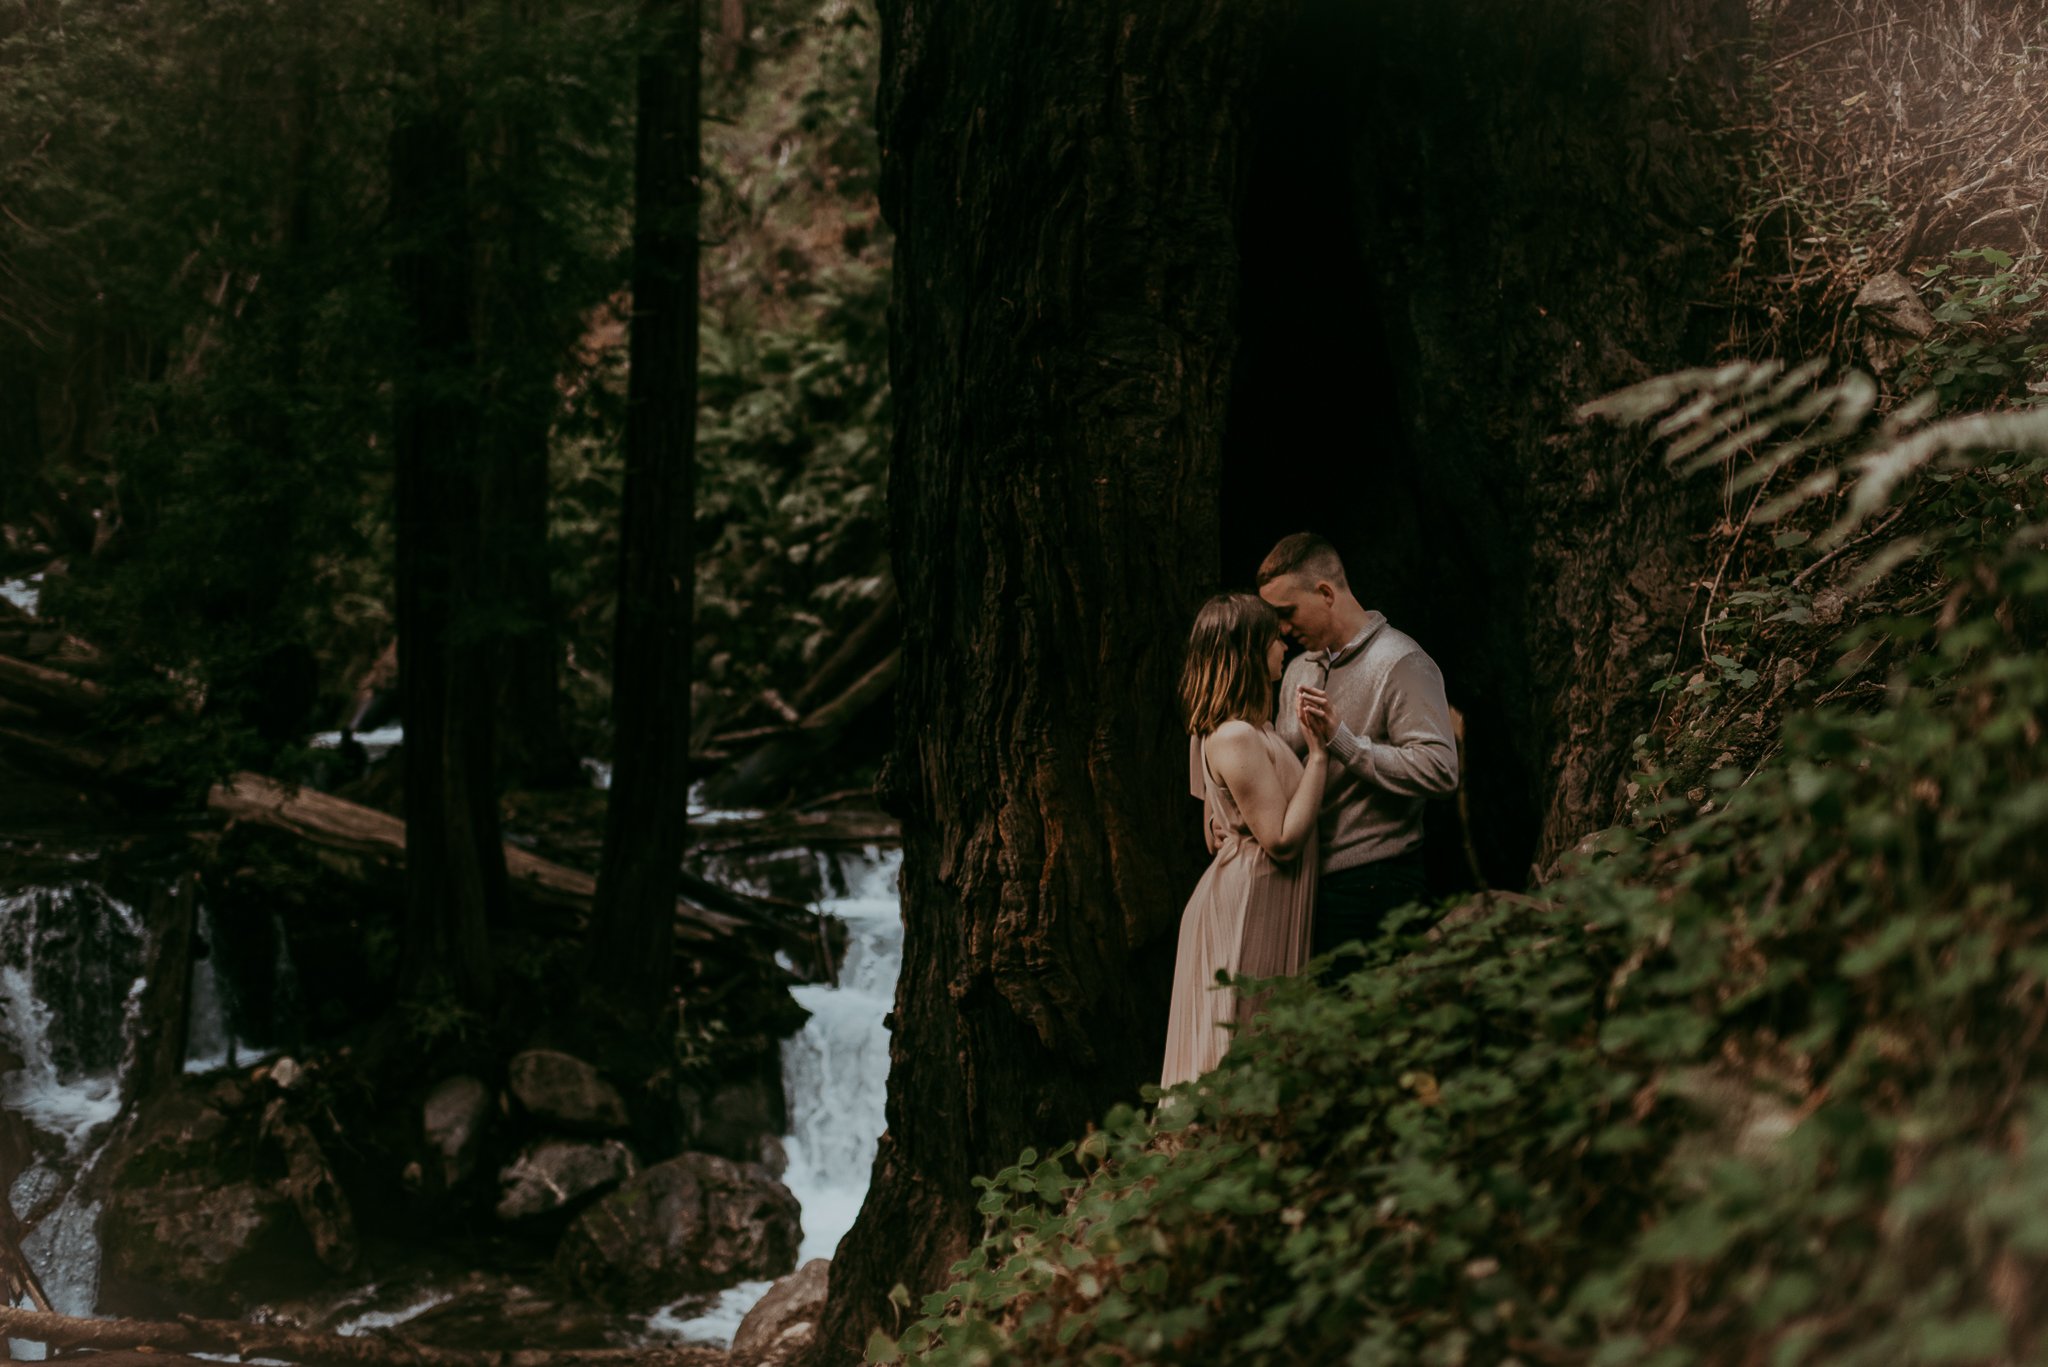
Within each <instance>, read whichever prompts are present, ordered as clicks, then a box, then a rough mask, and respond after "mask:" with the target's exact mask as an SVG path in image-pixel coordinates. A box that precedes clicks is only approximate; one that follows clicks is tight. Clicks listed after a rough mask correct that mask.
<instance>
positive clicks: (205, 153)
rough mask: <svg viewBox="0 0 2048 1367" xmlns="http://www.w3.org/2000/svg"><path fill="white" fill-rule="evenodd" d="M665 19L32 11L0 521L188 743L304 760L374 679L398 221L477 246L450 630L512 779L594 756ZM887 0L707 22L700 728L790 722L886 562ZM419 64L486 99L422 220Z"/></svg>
mask: <svg viewBox="0 0 2048 1367" xmlns="http://www.w3.org/2000/svg"><path fill="white" fill-rule="evenodd" d="M60 8H61V13H60ZM661 14H662V11H661V9H660V8H659V7H655V8H652V9H649V10H648V11H646V12H645V14H642V13H640V12H637V11H635V10H634V9H633V8H632V7H630V6H615V5H581V6H579V5H573V4H559V5H558V4H531V5H522V4H511V3H508V4H504V5H495V4H493V5H484V6H470V7H466V8H464V9H457V10H439V11H437V10H434V9H432V8H422V7H419V6H410V5H397V4H394V5H382V6H375V7H371V8H368V9H362V8H356V9H351V10H350V11H348V12H346V13H343V12H337V11H335V10H333V9H332V8H331V7H320V6H300V7H297V8H293V7H289V6H282V7H281V6H276V5H268V4H263V5H249V6H235V5H230V6H226V7H209V8H207V9H205V10H203V11H201V10H189V11H188V10H185V9H182V8H179V9H172V10H159V9H155V8H152V7H144V8H137V7H133V6H104V7H97V6H94V7H86V8H84V9H79V8H77V7H47V8H46V7H40V6H36V5H32V4H31V5H19V6H12V7H10V11H9V15H8V17H7V19H6V20H5V23H6V24H7V28H8V36H7V37H6V40H5V47H4V49H0V54H4V55H0V60H4V61H5V63H6V66H7V69H8V81H9V87H10V88H9V91H8V95H7V102H8V103H7V118H6V119H5V121H4V129H5V136H6V137H8V138H9V139H10V140H11V145H10V146H9V147H8V148H7V152H6V156H5V168H6V170H5V176H6V181H5V189H4V193H5V199H6V203H7V206H8V218H9V221H8V225H7V231H6V234H5V239H4V247H0V253H4V254H0V261H4V263H5V280H6V282H7V283H6V285H5V287H4V291H0V318H4V319H5V322H6V328H5V332H6V339H5V343H4V347H0V355H4V363H0V376H4V384H5V386H6V387H5V391H4V392H5V395H6V398H7V402H6V404H5V407H6V411H7V413H8V422H9V424H10V426H9V428H8V430H7V432H6V435H5V439H6V442H7V458H6V460H5V461H4V463H0V499H4V504H0V523H4V525H5V526H6V528H7V536H8V539H9V540H8V545H7V546H6V548H5V555H6V557H7V562H8V566H9V567H11V568H14V569H18V570H21V571H24V572H26V571H28V570H32V569H33V570H38V571H43V570H45V569H46V566H48V572H47V573H46V578H45V581H44V587H43V591H44V593H45V594H46V595H47V598H48V602H49V605H50V610H51V612H52V614H53V615H56V616H58V617H60V618H61V619H63V620H65V621H67V622H70V623H72V624H74V626H75V627H76V628H77V630H78V631H79V633H80V634H81V635H83V636H86V637H88V638H90V639H92V640H93V641H95V642H97V643H99V644H100V645H101V646H102V648H103V649H105V650H106V651H107V652H108V654H109V656H110V657H111V658H112V659H113V660H115V661H117V662H118V667H119V668H121V669H122V670H123V671H124V674H123V677H122V679H121V680H120V684H121V686H122V687H124V688H125V689H127V690H131V691H134V692H137V693H150V692H157V693H162V692H174V693H177V694H179V695H182V696H183V697H186V698H189V699H193V700H196V701H200V702H201V703H202V704H203V706H202V711H203V717H204V725H203V726H201V727H199V728H196V729H195V728H190V727H185V728H178V729H176V730H175V732H165V733H163V735H162V741H163V743H164V745H165V746H167V747H170V748H174V749H175V750H176V751H177V754H176V755H175V756H172V757H171V758H173V759H174V760H175V762H176V763H178V764H180V765H187V766H193V767H194V768H197V769H199V770H211V771H213V772H225V771H227V770H229V769H232V768H236V767H244V768H253V769H258V770H265V771H272V770H276V769H277V768H279V767H280V766H281V765H282V766H283V767H285V768H287V769H289V768H291V767H292V761H291V759H290V756H291V755H292V754H293V752H294V751H295V748H296V747H298V746H299V745H300V744H301V742H302V741H303V740H304V738H305V737H306V736H308V735H309V734H311V733H313V732H316V731H323V730H333V729H335V728H337V727H339V726H341V725H343V724H344V723H348V722H351V721H355V722H359V723H360V722H361V721H363V720H364V718H363V716H362V715H360V713H361V707H362V704H363V702H364V699H362V698H359V697H358V694H359V693H363V692H366V691H369V690H372V689H374V688H376V687H378V686H379V685H381V686H382V687H384V688H385V689H387V690H388V689H389V687H390V684H391V678H390V675H391V670H390V668H389V663H388V662H386V665H385V667H384V668H383V669H382V670H381V671H380V670H379V668H378V662H379V660H380V657H382V656H383V655H384V654H385V652H386V651H387V650H388V648H389V647H391V645H392V643H393V641H394V634H395V611H396V608H395V601H396V600H395V596H394V588H393V583H392V574H393V565H394V563H395V561H394V546H393V526H392V522H391V518H390V513H389V509H390V507H391V500H392V497H393V491H392V486H391V481H392V473H393V467H392V461H391V459H390V451H391V444H392V440H393V433H392V428H391V424H392V422H393V405H392V402H391V400H392V395H393V388H394V386H395V385H397V384H398V383H399V382H400V380H401V379H403V378H404V377H407V376H408V375H409V374H411V373H412V372H413V371H414V370H416V369H417V367H418V366H419V364H420V361H419V359H418V358H417V357H415V356H414V355H411V354H409V353H408V351H407V349H406V346H405V344H404V342H403V339H404V337H405V336H406V335H407V333H406V330H405V329H404V328H403V327H401V326H400V325H399V320H398V316H397V315H398V312H399V310H400V308H401V301H400V300H399V298H398V296H397V285H396V283H395V282H394V278H393V274H392V269H391V265H390V262H391V259H392V256H393V253H394V252H397V251H400V250H401V249H402V248H403V247H404V246H405V245H406V243H405V241H404V240H403V237H402V235H403V234H404V233H406V232H413V233H424V234H428V235H432V234H436V233H442V232H452V233H455V234H457V235H458V236H459V238H460V239H462V240H466V241H467V242H468V243H469V249H470V251H471V253H472V256H473V261H474V267H475V336H474V339H473V344H472V354H469V355H466V356H464V357H462V358H461V359H460V360H459V362H458V363H457V364H456V365H455V367H454V371H455V372H456V373H450V374H445V375H437V376H435V377H434V382H435V383H436V384H439V385H449V386H456V387H458V388H460V389H461V390H462V391H463V394H462V397H463V398H464V400H465V402H466V404H467V405H468V408H469V411H470V412H471V413H472V415H473V420H474V423H475V424H476V428H477V441H478V443H479V445H480V447H481V449H482V451H483V455H482V457H480V459H482V460H484V461H485V462H486V463H488V464H489V465H490V467H491V470H492V487H491V488H490V490H489V491H488V498H489V499H490V504H489V509H488V512H487V514H486V517H487V521H488V527H487V530H488V533H489V538H490V544H489V545H488V546H485V547H483V548H482V549H483V552H484V553H485V554H486V555H488V556H489V557H490V558H491V562H492V564H493V565H495V566H496V567H498V568H497V572H496V573H494V574H493V575H491V576H490V577H489V579H488V585H489V587H490V588H491V589H492V590H493V591H492V592H491V593H490V594H488V596H486V597H483V598H482V600H481V601H479V602H476V603H474V604H472V605H471V606H470V608H469V609H468V610H467V613H468V615H467V619H466V622H465V626H464V629H465V630H466V631H470V632H474V633H478V634H481V635H484V636H487V637H489V638H490V639H491V640H492V641H493V642H495V643H496V646H497V648H499V649H501V650H502V652H503V658H504V659H505V661H506V667H505V668H504V669H503V671H502V672H501V674H500V676H499V682H500V689H501V693H502V696H501V697H500V698H499V699H498V700H497V706H498V707H499V708H500V709H501V711H502V714H503V721H504V724H503V738H504V742H505V744H504V776H505V778H506V780H507V781H508V782H514V783H518V784H520V785H522V786H524V785H529V784H541V785H543V786H547V785H557V786H558V785H561V784H563V783H575V782H580V781H581V779H582V776H581V774H580V772H579V771H578V766H577V760H578V759H580V758H584V757H595V758H601V759H602V758H609V753H610V742H609V731H608V728H607V726H606V724H605V722H606V719H607V716H608V703H609V695H610V686H611V684H610V681H611V651H612V649H613V625H614V620H613V618H614V610H615V609H614V604H615V601H616V600H615V595H614V593H613V588H614V585H615V582H616V574H617V564H618V550H619V547H618V536H619V499H620V484H621V469H622V453H621V446H620V442H621V439H622V433H623V430H624V424H623V406H624V402H625V385H624V362H625V341H626V335H625V311H626V310H627V308H628V307H629V304H628V300H627V297H626V294H625V289H626V282H627V275H628V272H629V271H630V267H631V261H630V252H629V226H630V217H631V211H632V131H633V117H632V116H633V77H634V61H633V54H634V53H635V51H636V50H638V48H639V47H640V46H642V45H643V44H644V41H645V30H646V27H647V26H648V25H649V24H651V23H658V22H661V21H662V20H661ZM721 23H722V24H723V25H724V27H722V28H721V27H718V25H719V24H721ZM873 25H874V19H873V15H872V13H871V12H869V11H866V10H863V9H862V8H861V7H860V6H859V5H857V4H843V5H842V4H834V5H827V6H823V7H820V6H816V5H801V4H791V5H783V6H780V7H776V6H772V5H760V4H755V5H751V6H747V7H745V8H744V9H741V8H734V9H733V10H732V12H731V13H730V14H727V15H725V16H724V17H723V18H722V19H716V18H715V19H714V24H713V31H712V37H711V39H710V41H709V47H708V50H707V56H706V64H705V72H706V85H705V89H704V93H703V102H704V116H705V123H704V128H705V134H704V150H703V160H704V168H705V174H704V208H703V238H704V241H705V247H704V255H703V291H702V309H703V313H702V319H701V346H702V365H701V369H700V372H699V386H700V394H701V407H700V410H699V415H698V443H697V480H698V497H697V514H696V517H697V523H698V530H697V546H698V552H697V560H698V563H699V566H700V573H699V576H698V579H697V592H696V598H697V604H696V610H697V617H698V621H699V623H700V625H701V628H702V629H701V630H700V631H699V632H698V634H697V644H696V649H695V653H694V658H693V661H692V664H693V676H694V678H695V679H696V681H697V690H698V692H699V694H700V695H701V697H700V700H699V706H698V708H697V709H696V720H697V730H698V732H699V737H698V748H699V749H700V750H702V749H705V748H708V747H710V737H711V735H712V734H714V733H715V732H717V731H720V730H730V729H734V728H735V727H744V726H745V725H746V724H747V723H749V722H750V721H751V722H753V723H755V724H759V723H761V722H763V721H764V720H765V721H769V722H772V721H776V720H779V718H778V717H777V716H776V715H775V714H774V712H773V711H772V710H771V709H770V708H768V707H767V706H765V705H764V704H762V703H761V701H760V697H761V695H762V694H763V693H764V692H766V691H768V690H774V691H775V692H776V694H777V695H778V697H784V696H786V697H788V698H793V699H806V700H812V701H816V700H820V699H818V697H817V693H818V690H816V689H812V690H811V691H810V692H807V691H806V685H807V684H810V683H813V682H814V681H817V678H818V674H817V670H816V668H815V667H816V666H817V665H819V664H821V663H825V662H826V661H827V658H828V657H829V656H830V654H831V652H832V649H833V647H834V646H835V645H837V644H839V643H840V642H841V640H843V638H844V637H845V636H846V635H847V634H848V633H849V632H850V631H851V629H852V628H854V627H857V626H858V625H860V624H861V623H862V622H863V621H864V620H866V619H867V618H868V617H870V616H872V615H874V612H875V608H876V606H877V605H878V604H882V603H884V602H885V601H886V599H887V597H888V593H889V590H888V576H887V556H886V548H885V545H884V541H883V532H882V513H881V484H882V477H883V464H884V459H885V441H884V433H885V430H886V421H887V398H886V394H887V385H886V375H885V368H886V356H885V341H884V332H883V328H884V300H885V295H886V288H887V275H886V269H885V263H886V260H887V255H888V250H889V237H888V234H887V231H886V230H885V229H884V228H883V226H882V225H881V223H880V221H879V215H878V213H877V210H876V208H875V203H874V189H875V174H876V151H875V140H874V134H873V106H872V87H873V69H874V62H875V39H874V30H873ZM422 54H433V61H432V63H430V64H426V65H432V66H433V67H434V71H433V72H432V73H429V72H428V71H427V70H426V65H423V59H422ZM435 81H445V82H449V83H452V84H454V85H456V86H458V87H459V88H460V89H461V90H462V92H463V98H464V100H465V102H466V104H465V109H464V112H463V115H462V121H461V127H460V138H461V140H462V142H463V144H464V147H463V157H464V160H465V162H466V165H467V178H468V183H467V193H466V195H465V196H463V197H461V198H460V199H459V200H443V201H441V202H440V203H437V204H434V205H430V206H429V210H428V216H427V218H426V220H425V221H424V222H422V223H419V224H412V225H408V224H404V223H400V222H398V221H396V220H395V219H394V214H393V209H392V206H391V186H390V183H389V178H390V175H391V158H390V155H389V149H388V147H387V140H388V136H389V133H388V130H389V129H390V128H391V126H392V125H393V121H394V120H395V119H398V118H400V117H401V116H402V115H403V114H404V113H405V112H406V110H407V109H408V108H414V107H419V106H420V105H421V104H422V102H425V101H428V100H430V99H431V98H432V93H433V85H434V82H435ZM442 214H446V215H452V216H455V217H457V218H459V222H453V223H443V222H441V221H439V219H438V218H437V217H436V216H437V215H442ZM444 368H446V367H444ZM53 561H54V564H50V562H53ZM863 663H865V662H863ZM823 682H824V683H826V684H828V685H829V684H830V683H832V682H833V681H832V680H830V679H827V680H824V681H823ZM841 682H842V683H843V682H844V681H843V680H842V681H841ZM370 720H372V721H374V720H375V718H374V717H372V718H370ZM853 769H854V770H856V771H857V769H858V764H857V762H856V763H855V764H854V765H853ZM842 786H844V785H842ZM774 795H778V796H779V794H774Z"/></svg>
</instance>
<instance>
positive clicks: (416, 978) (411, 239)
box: [390, 0, 505, 1004]
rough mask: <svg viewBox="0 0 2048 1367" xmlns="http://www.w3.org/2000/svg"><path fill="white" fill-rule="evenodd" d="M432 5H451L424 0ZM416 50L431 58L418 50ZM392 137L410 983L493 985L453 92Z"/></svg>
mask: <svg viewBox="0 0 2048 1367" xmlns="http://www.w3.org/2000/svg"><path fill="white" fill-rule="evenodd" d="M430 15H431V17H432V18H433V19H435V20H445V19H448V18H452V17H454V15H455V9H454V6H453V4H451V3H450V0H437V3H436V4H435V5H434V6H433V8H432V9H431V10H430ZM427 60H428V61H434V60H436V59H435V58H433V57H429V58H428V59H427ZM421 100H422V103H421V104H419V105H418V106H416V107H413V108H410V109H407V110H404V111H402V112H401V115H400V121H399V124H398V126H397V128H396V129H395V130H394V132H393V134H392V137H391V149H390V152H391V226H392V231H393V233H394V234H395V236H396V239H397V247H396V250H395V253H394V260H393V272H394V275H395V278H396V281H397V286H398V293H399V298H400V300H401V302H402V304H403V306H404V312H405V326H406V332H407V336H406V338H405V341H406V346H405V347H404V349H403V350H402V351H401V352H400V353H399V354H400V356H401V357H402V358H403V368H402V369H401V371H400V373H399V374H398V375H397V376H396V379H395V394H396V411H395V413H394V415H393V434H392V435H393V442H392V444H393V448H394V456H395V458H396V464H397V479H396V485H397V502H398V509H397V528H398V570H397V586H398V639H399V647H398V649H399V696H400V701H401V707H402V709H403V712H404V716H405V730H406V736H405V816H406V848H407V851H408V858H407V861H406V943H405V948H404V958H403V966H402V969H401V976H402V978H403V986H404V988H405V990H407V991H408V992H413V993H418V992H423V991H429V990H433V989H434V987H435V986H436V985H437V983H438V984H439V985H443V986H445V987H446V988H448V989H450V990H452V991H453V992H454V993H455V995H456V996H457V998H458V999H459V1000H462V1001H465V1002H469V1003H472V1004H481V1003H484V1002H487V1001H488V1000H489V998H490V993H491V958H490V942H489V931H488V928H489V926H490V924H491V923H492V922H493V921H494V920H495V919H496V916H497V913H498V910H499V909H500V908H501V907H502V906H503V904H504V900H505V860H504V851H503V847H502V843H501V840H500V837H499V832H498V809H497V795H496V792H495V790H494V784H493V777H492V774H493V767H494V759H495V757H494V754H493V734H492V732H493V722H492V716H493V711H494V709H493V708H492V706H491V700H492V698H493V696H494V691H493V687H492V680H491V676H490V671H489V663H490V655H489V642H488V640H487V637H486V635H485V633H484V632H483V631H482V630H481V629H480V628H479V627H478V625H477V623H476V621H475V620H474V618H475V615H476V611H475V610H476V608H477V607H478V605H479V603H480V600H481V597H482V587H483V586H482V585H481V584H480V582H479V579H480V577H481V575H482V573H483V568H484V557H483V536H482V512H483V506H484V503H483V480H482V475H481V471H480V470H479V468H478V465H479V462H478V459H477V453H476V449H475V432H476V412H475V403H474V397H473V396H474V392H475V391H474V380H475V376H474V356H473V348H472V345H471V336H470V305H471V298H470V296H471V279H470V277H471V265H470V238H469V224H468V212H469V208H468V167H467V157H466V155H465V148H464V144H463V140H462V119H461V114H460V110H459V106H458V103H457V98H456V93H455V91H454V90H453V89H452V87H451V85H450V83H449V81H448V78H447V76H446V74H445V73H444V72H440V71H434V72H431V73H430V74H429V77H428V80H427V84H426V88H425V90H424V92H423V93H422V96H421Z"/></svg>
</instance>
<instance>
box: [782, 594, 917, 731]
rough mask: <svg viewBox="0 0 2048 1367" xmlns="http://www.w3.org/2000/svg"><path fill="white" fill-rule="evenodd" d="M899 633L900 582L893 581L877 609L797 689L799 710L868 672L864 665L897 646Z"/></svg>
mask: <svg viewBox="0 0 2048 1367" xmlns="http://www.w3.org/2000/svg"><path fill="white" fill-rule="evenodd" d="M896 634H897V625H896V585H895V584H894V583H893V582H892V583H890V584H889V585H887V586H886V587H885V588H884V589H883V590H882V596H881V597H880V598H878V599H876V600H875V607H874V611H872V612H870V613H869V614H868V615H867V617H866V618H865V619H864V620H863V621H862V622H861V624H860V625H859V626H857V627H855V628H854V629H853V630H852V631H850V632H848V633H847V634H846V639H845V640H843V641H841V642H840V643H839V648H838V649H837V650H835V651H833V652H832V653H831V654H830V655H828V656H826V657H825V659H824V660H823V661H822V662H821V663H820V664H819V665H818V667H817V668H816V669H815V670H813V671H811V677H810V678H809V679H807V680H805V681H804V686H803V687H802V688H801V689H799V690H798V691H797V695H796V708H797V710H798V711H799V712H801V711H803V710H804V709H805V708H810V707H816V706H817V705H818V704H819V703H820V702H822V701H824V700H825V699H826V698H829V697H831V696H832V694H833V692H834V691H835V690H837V689H841V688H844V687H845V686H846V682H847V680H848V679H851V678H854V677H855V676H857V675H859V674H861V673H863V672H864V671H863V670H862V669H861V665H862V664H863V663H864V662H866V661H869V660H873V659H876V658H877V657H880V656H882V655H885V654H886V653H887V652H888V650H893V649H894V645H895V639H896ZM885 648H886V649H885Z"/></svg>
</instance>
